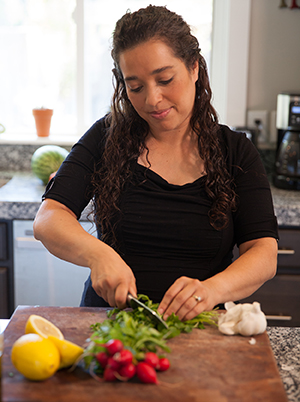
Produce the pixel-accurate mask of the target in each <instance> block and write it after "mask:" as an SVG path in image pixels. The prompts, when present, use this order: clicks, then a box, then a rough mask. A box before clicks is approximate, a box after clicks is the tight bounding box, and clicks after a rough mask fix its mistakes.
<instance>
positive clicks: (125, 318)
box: [84, 295, 218, 366]
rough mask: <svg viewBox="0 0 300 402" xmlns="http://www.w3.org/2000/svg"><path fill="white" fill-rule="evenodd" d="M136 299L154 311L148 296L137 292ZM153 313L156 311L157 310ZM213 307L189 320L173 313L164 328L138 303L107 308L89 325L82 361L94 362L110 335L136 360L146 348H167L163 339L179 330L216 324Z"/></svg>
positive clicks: (177, 332) (155, 309)
mask: <svg viewBox="0 0 300 402" xmlns="http://www.w3.org/2000/svg"><path fill="white" fill-rule="evenodd" d="M138 298H139V300H141V301H142V302H143V303H145V304H146V305H147V306H148V307H149V308H151V309H153V310H154V311H156V312H157V309H158V305H159V304H158V303H153V302H152V301H151V300H150V299H149V297H148V296H146V295H139V296H138ZM157 314H159V313H158V312H157ZM217 315H218V313H217V311H216V310H212V311H208V312H203V313H201V314H199V315H198V316H196V317H195V318H193V319H192V320H187V321H180V320H179V318H178V317H177V316H176V315H175V314H174V313H173V314H172V315H171V316H169V317H168V319H167V320H166V322H167V324H168V328H165V327H164V326H163V325H162V324H157V323H155V322H154V321H152V320H151V318H150V317H148V316H147V315H145V314H144V312H143V308H142V307H137V308H135V309H133V310H119V309H117V308H115V309H111V310H108V312H107V316H108V319H106V320H104V321H103V322H101V323H96V324H93V325H92V326H91V328H92V330H93V334H92V335H91V337H90V343H89V345H88V347H87V348H86V350H85V353H84V361H85V365H86V366H89V365H90V364H91V363H92V362H95V356H96V354H97V353H99V352H101V351H103V350H104V349H105V348H104V345H105V344H106V343H107V342H108V341H109V340H110V339H119V340H120V341H122V343H123V345H124V347H125V348H127V349H129V350H130V351H131V352H132V353H133V355H134V356H135V359H136V360H141V359H143V356H144V354H145V353H146V352H149V351H151V352H156V353H157V352H158V351H161V352H170V348H169V347H168V346H167V340H168V339H171V338H174V337H175V336H178V335H179V334H181V333H182V332H186V333H188V332H191V331H192V330H193V329H194V328H200V329H204V328H205V326H204V324H209V325H217V324H216V323H217Z"/></svg>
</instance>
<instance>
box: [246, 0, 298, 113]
mask: <svg viewBox="0 0 300 402" xmlns="http://www.w3.org/2000/svg"><path fill="white" fill-rule="evenodd" d="M242 1H243V0H242ZM291 2H292V1H291V0H286V3H287V4H288V6H290V4H291ZM280 3H281V0H252V4H251V22H250V49H249V72H248V74H249V76H248V96H247V108H248V109H251V110H263V109H264V110H268V111H269V112H270V111H272V110H275V109H276V102H277V95H278V94H279V93H281V92H282V91H291V92H295V91H296V92H298V93H300V8H299V9H295V10H291V9H290V8H279V4H280ZM298 4H299V6H300V2H299V0H298Z"/></svg>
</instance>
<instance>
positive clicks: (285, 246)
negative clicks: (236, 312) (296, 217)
mask: <svg viewBox="0 0 300 402" xmlns="http://www.w3.org/2000/svg"><path fill="white" fill-rule="evenodd" d="M253 301H258V302H260V304H261V308H262V310H263V312H264V313H265V314H266V315H267V317H268V325H269V326H284V327H299V326H300V308H299V306H300V228H299V227H294V228H293V227H280V230H279V243H278V265H277V274H276V276H275V277H274V278H273V279H271V280H270V281H268V282H266V283H265V284H264V285H263V286H262V287H261V288H260V289H258V290H257V291H256V292H255V293H254V294H253V295H251V296H250V297H247V298H246V299H243V300H242V302H243V303H246V302H250V303H252V302H253Z"/></svg>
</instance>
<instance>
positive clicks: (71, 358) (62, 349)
mask: <svg viewBox="0 0 300 402" xmlns="http://www.w3.org/2000/svg"><path fill="white" fill-rule="evenodd" d="M48 339H49V340H50V341H52V342H53V343H54V345H55V346H56V347H57V349H58V351H59V354H60V365H59V369H62V368H66V367H70V366H72V365H73V364H74V363H75V362H76V360H77V359H78V358H79V357H80V356H81V355H82V353H83V352H84V350H83V348H82V347H80V346H78V345H76V344H75V343H73V342H70V341H67V340H66V339H59V338H56V337H55V336H52V335H49V337H48Z"/></svg>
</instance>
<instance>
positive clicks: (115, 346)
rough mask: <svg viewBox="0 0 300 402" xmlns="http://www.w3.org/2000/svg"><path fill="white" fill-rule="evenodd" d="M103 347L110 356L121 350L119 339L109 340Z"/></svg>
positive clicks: (121, 344) (121, 345)
mask: <svg viewBox="0 0 300 402" xmlns="http://www.w3.org/2000/svg"><path fill="white" fill-rule="evenodd" d="M104 346H105V348H106V350H107V353H108V354H109V355H111V356H113V355H114V354H115V353H117V352H120V351H121V350H122V349H123V343H122V342H121V341H120V340H119V339H110V340H109V341H108V342H107V343H106V344H105V345H104Z"/></svg>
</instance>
